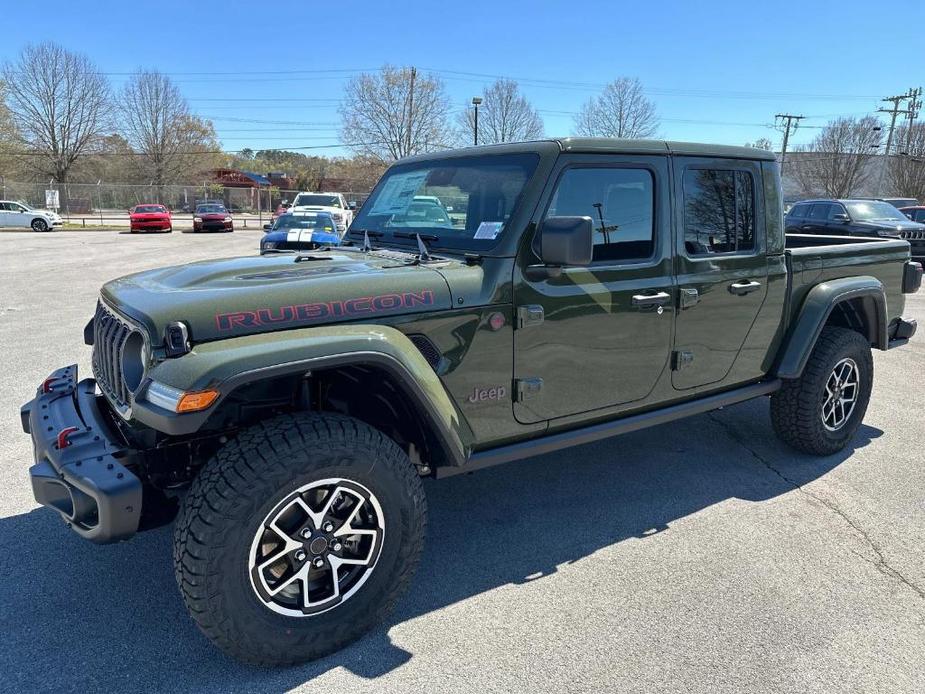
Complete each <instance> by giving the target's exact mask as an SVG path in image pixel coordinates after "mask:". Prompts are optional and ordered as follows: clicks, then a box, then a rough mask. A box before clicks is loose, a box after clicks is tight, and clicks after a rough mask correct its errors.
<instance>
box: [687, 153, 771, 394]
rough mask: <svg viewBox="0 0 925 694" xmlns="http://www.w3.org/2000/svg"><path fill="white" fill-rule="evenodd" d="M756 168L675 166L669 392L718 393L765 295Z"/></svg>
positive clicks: (723, 162)
mask: <svg viewBox="0 0 925 694" xmlns="http://www.w3.org/2000/svg"><path fill="white" fill-rule="evenodd" d="M761 180H762V179H761V168H760V165H759V164H758V163H757V162H754V161H747V160H737V159H708V158H694V157H676V158H675V191H676V203H675V205H676V207H675V209H676V218H677V220H678V224H679V226H680V229H679V231H678V234H677V236H678V254H677V255H678V260H677V268H678V291H679V298H678V300H679V307H680V309H679V311H678V313H677V316H676V319H675V347H674V350H675V356H674V364H673V371H672V374H671V376H672V378H671V382H672V385H673V386H674V387H675V388H676V389H679V390H684V389H688V388H695V387H697V386H706V385H710V384H716V385H720V384H722V383H723V381H724V380H725V379H726V376H727V375H728V374H729V372H730V370H731V369H732V365H733V364H734V363H735V361H736V358H737V357H738V354H739V351H740V350H741V348H742V344H743V343H744V342H745V338H746V337H747V336H748V333H749V331H750V330H751V327H752V325H753V324H754V322H755V319H756V318H757V316H758V312H759V310H760V309H761V306H762V304H763V303H764V298H765V296H766V294H767V275H768V268H767V260H766V257H765V248H766V239H765V237H764V233H763V231H759V230H763V229H764V209H763V205H762V200H763V198H762V196H761V194H760V191H761V186H760V181H761Z"/></svg>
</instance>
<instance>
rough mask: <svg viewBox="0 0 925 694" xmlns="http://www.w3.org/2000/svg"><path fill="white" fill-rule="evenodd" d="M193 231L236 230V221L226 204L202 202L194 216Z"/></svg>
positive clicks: (197, 206)
mask: <svg viewBox="0 0 925 694" xmlns="http://www.w3.org/2000/svg"><path fill="white" fill-rule="evenodd" d="M193 231H234V221H233V220H232V218H231V213H230V212H228V210H226V209H225V206H224V205H222V204H219V203H215V202H207V203H200V204H199V205H196V212H195V215H194V216H193Z"/></svg>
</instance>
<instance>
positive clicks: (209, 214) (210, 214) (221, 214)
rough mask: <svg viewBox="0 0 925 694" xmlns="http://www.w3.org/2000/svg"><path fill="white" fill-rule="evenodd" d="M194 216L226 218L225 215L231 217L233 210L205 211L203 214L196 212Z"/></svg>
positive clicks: (211, 218) (209, 218)
mask: <svg viewBox="0 0 925 694" xmlns="http://www.w3.org/2000/svg"><path fill="white" fill-rule="evenodd" d="M193 216H194V217H199V218H200V219H208V220H213V219H224V218H225V217H230V216H231V212H203V213H202V214H199V213H196V214H195V215H193Z"/></svg>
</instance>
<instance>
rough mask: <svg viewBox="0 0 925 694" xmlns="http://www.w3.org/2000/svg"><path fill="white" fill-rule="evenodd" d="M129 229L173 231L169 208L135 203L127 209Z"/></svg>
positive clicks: (135, 230) (133, 230) (134, 230)
mask: <svg viewBox="0 0 925 694" xmlns="http://www.w3.org/2000/svg"><path fill="white" fill-rule="evenodd" d="M128 219H129V230H130V231H131V232H132V233H133V234H134V233H135V232H138V231H166V232H168V233H169V232H171V231H173V220H172V219H171V218H170V210H168V209H167V208H166V207H164V206H163V205H135V207H133V208H132V209H130V210H129V211H128Z"/></svg>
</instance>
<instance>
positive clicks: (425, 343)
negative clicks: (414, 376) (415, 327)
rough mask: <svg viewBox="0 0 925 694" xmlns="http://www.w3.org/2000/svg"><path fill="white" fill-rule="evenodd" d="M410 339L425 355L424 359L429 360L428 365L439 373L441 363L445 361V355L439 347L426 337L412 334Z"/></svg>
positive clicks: (409, 336)
mask: <svg viewBox="0 0 925 694" xmlns="http://www.w3.org/2000/svg"><path fill="white" fill-rule="evenodd" d="M408 339H409V340H411V341H412V342H413V343H414V346H415V347H417V348H418V351H419V352H420V353H421V354H423V355H424V358H425V359H426V360H427V363H428V364H430V366H431V368H432V369H433V370H434V371H437V369H438V367H439V366H440V361H441V359H443V355H442V354H440V350H439V349H437V346H436V345H435V344H434V343H433V342H431V341H430V338H428V337H427V336H426V335H420V334H412V335H408Z"/></svg>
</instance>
